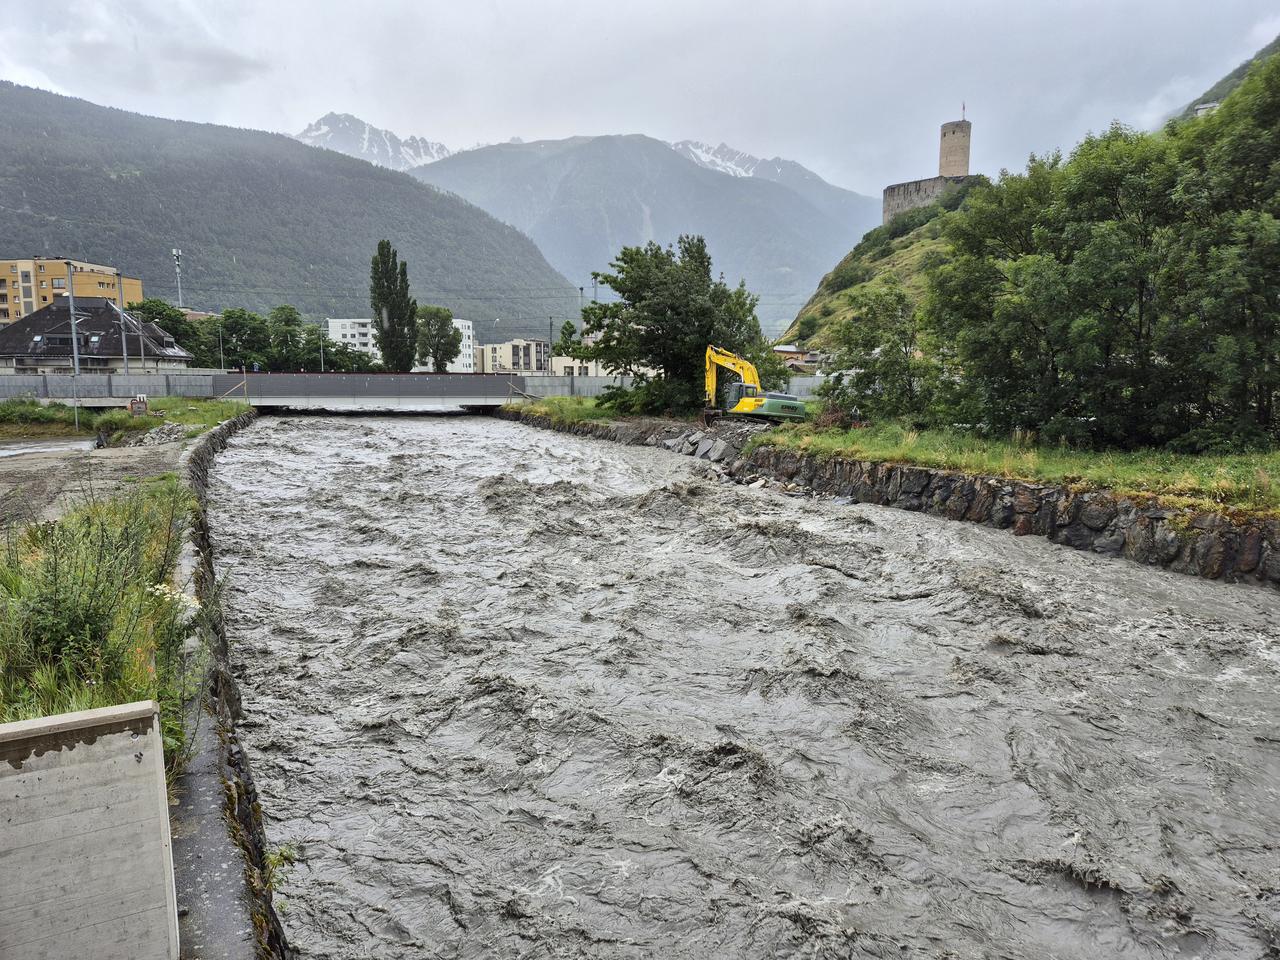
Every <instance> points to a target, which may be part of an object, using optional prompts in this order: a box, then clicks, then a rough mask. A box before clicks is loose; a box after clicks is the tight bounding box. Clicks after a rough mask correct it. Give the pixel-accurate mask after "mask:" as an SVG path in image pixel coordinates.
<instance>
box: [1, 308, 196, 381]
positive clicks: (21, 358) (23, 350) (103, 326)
mask: <svg viewBox="0 0 1280 960" xmlns="http://www.w3.org/2000/svg"><path fill="white" fill-rule="evenodd" d="M125 291H126V294H127V293H128V287H126V288H125ZM69 307H70V302H69V301H68V299H67V298H66V297H59V298H58V299H57V300H55V301H53V302H51V303H49V304H47V305H46V306H44V307H41V308H40V309H39V310H36V311H35V312H33V313H31V314H28V315H27V316H25V317H22V318H21V319H19V320H14V321H12V322H10V323H8V324H6V325H5V326H3V327H0V375H3V374H14V373H54V374H59V373H60V374H67V373H72V372H74V370H75V361H74V357H73V351H72V339H71V338H72V324H71V311H70V309H69ZM75 336H76V338H77V340H78V348H79V354H80V372H81V373H125V372H128V373H131V374H139V373H176V372H179V371H182V370H185V369H187V368H188V367H189V366H191V361H192V359H193V358H192V356H191V354H190V353H188V352H187V351H186V350H184V349H183V348H182V347H180V346H178V344H177V343H176V342H175V341H174V339H173V337H172V336H170V335H169V333H168V332H167V331H165V330H163V329H161V328H160V327H158V326H156V324H154V323H147V322H146V321H143V320H139V319H137V318H135V317H134V316H133V315H132V314H129V313H127V312H124V311H122V310H120V308H119V307H117V306H116V305H115V304H114V303H113V302H112V301H111V300H108V299H107V298H105V297H85V298H84V299H81V298H80V297H79V296H77V297H76V323H75Z"/></svg>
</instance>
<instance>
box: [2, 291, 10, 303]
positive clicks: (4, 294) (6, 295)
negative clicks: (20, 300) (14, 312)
mask: <svg viewBox="0 0 1280 960" xmlns="http://www.w3.org/2000/svg"><path fill="white" fill-rule="evenodd" d="M8 302H9V295H8V294H7V293H0V303H8Z"/></svg>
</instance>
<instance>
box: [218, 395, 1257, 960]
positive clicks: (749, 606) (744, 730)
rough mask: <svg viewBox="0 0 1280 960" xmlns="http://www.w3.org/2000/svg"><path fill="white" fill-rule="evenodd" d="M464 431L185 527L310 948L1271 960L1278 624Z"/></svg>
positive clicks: (1160, 586)
mask: <svg viewBox="0 0 1280 960" xmlns="http://www.w3.org/2000/svg"><path fill="white" fill-rule="evenodd" d="M697 469H698V468H697V466H696V465H695V464H694V462H693V461H691V460H689V459H687V458H681V457H678V456H674V455H672V454H668V453H666V452H663V451H658V450H653V449H649V448H634V447H623V446H619V445H615V444H610V443H606V442H603V441H597V440H587V439H582V438H577V437H571V436H567V435H561V434H553V433H547V432H540V431H537V430H533V429H530V428H527V427H524V426H520V425H516V424H511V423H507V422H504V421H498V420H493V419H486V418H474V417H452V418H446V417H441V418H421V419H409V418H362V419H356V418H328V417H298V418H265V419H263V420H260V421H258V422H257V423H256V424H254V425H253V426H252V427H251V428H250V429H248V430H246V431H244V432H243V433H241V434H240V435H238V436H237V437H235V438H234V439H233V440H232V442H231V445H230V447H229V448H228V449H227V451H226V452H225V453H223V454H222V455H221V456H220V458H219V460H218V462H217V465H216V469H215V475H214V483H213V487H212V490H211V502H210V518H211V522H212V528H213V536H214V543H215V548H216V560H217V565H218V572H219V574H220V575H225V576H227V577H228V588H227V592H226V607H227V610H226V612H227V624H228V631H229V638H230V643H231V651H232V657H233V662H234V667H235V670H236V673H237V675H238V677H239V679H240V682H241V684H242V694H243V705H244V711H245V714H246V718H245V721H244V725H243V735H244V740H245V743H246V745H247V749H248V751H249V754H250V759H251V763H252V768H253V772H254V775H255V777H256V780H257V783H258V786H259V789H260V791H261V794H262V801H263V812H264V815H265V819H266V830H267V835H268V839H269V841H270V842H271V843H272V844H273V845H278V846H286V845H287V846H288V847H290V848H292V849H293V850H294V851H295V852H296V862H295V863H294V864H293V865H292V866H291V867H289V868H288V869H287V871H286V872H285V874H284V876H283V878H282V880H281V881H280V883H279V891H278V895H279V897H280V898H281V899H283V901H284V906H283V919H284V923H285V926H286V928H287V930H288V934H289V937H290V939H291V941H292V943H293V944H295V945H296V946H298V947H299V948H300V949H301V951H302V953H303V954H304V955H305V956H310V957H335V958H336V957H342V958H357V957H360V958H363V957H380V958H398V957H491V956H501V957H508V956H510V957H516V956H519V957H609V958H620V957H628V958H629V957H648V956H655V957H673V958H702V957H761V958H763V957H894V958H901V957H955V958H970V957H973V958H977V957H983V958H988V957H993V958H995V957H999V958H1004V957H1007V958H1027V957H1036V958H1041V957H1044V958H1082V960H1083V958H1111V957H1135V958H1172V957H1182V958H1190V957H1202V958H1219V957H1220V958H1232V960H1248V958H1265V957H1272V958H1274V957H1277V956H1280V851H1278V850H1277V846H1278V844H1280V841H1278V840H1277V837H1278V836H1280V829H1278V826H1280V600H1278V598H1277V595H1276V594H1275V593H1272V592H1268V591H1266V590H1263V589H1260V588H1253V587H1242V586H1229V585H1224V584H1217V583H1203V582H1200V581H1197V580H1194V579H1191V578H1189V577H1183V576H1179V575H1176V574H1171V573H1168V572H1164V571H1157V570H1150V569H1145V568H1142V567H1139V566H1137V565H1133V564H1128V563H1122V562H1116V561H1110V560H1103V559H1100V558H1097V557H1093V556H1090V555H1087V554H1082V553H1076V552H1074V551H1071V550H1067V549H1064V548H1061V547H1055V546H1052V545H1050V544H1048V543H1046V542H1045V541H1043V540H1040V539H1037V538H1025V539H1016V538H1013V537H1011V536H1010V535H1009V534H1008V533H1002V532H997V531H993V530H988V529H984V528H980V527H975V526H970V525H966V524H961V523H951V522H947V521H945V520H941V519H937V518H932V517H924V516H919V515H915V514H909V513H904V512H901V511H894V510H889V509H883V508H878V507H872V506H849V505H845V504H839V503H834V502H831V501H822V500H812V499H801V498H794V497H787V496H784V495H782V494H780V493H779V492H778V491H776V490H769V489H761V490H754V489H746V488H743V487H738V486H734V485H731V484H725V483H717V482H715V481H714V480H709V479H706V478H703V477H701V476H699V475H698V474H697V472H696V471H697Z"/></svg>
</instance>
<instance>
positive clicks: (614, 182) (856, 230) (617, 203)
mask: <svg viewBox="0 0 1280 960" xmlns="http://www.w3.org/2000/svg"><path fill="white" fill-rule="evenodd" d="M410 173H411V175H413V176H415V177H418V178H420V179H422V180H423V181H424V182H427V183H431V184H433V185H435V186H437V187H439V188H441V189H443V190H447V191H450V192H452V193H455V194H457V195H458V196H461V197H463V198H465V199H466V200H469V201H470V202H472V203H474V204H476V205H477V206H479V207H481V208H482V209H485V210H487V211H489V212H490V213H491V214H493V215H494V216H495V217H497V218H498V219H500V220H502V221H504V222H506V223H510V224H512V225H513V226H515V227H517V228H519V229H520V230H522V231H524V232H525V233H527V234H528V235H529V236H530V237H532V238H533V239H534V241H535V242H536V243H537V244H538V246H539V248H540V249H541V250H542V251H543V253H544V254H545V255H546V257H547V260H548V261H549V262H550V263H551V264H552V265H553V266H555V267H556V269H558V270H559V271H560V272H561V273H562V274H564V275H565V276H567V277H569V278H570V281H571V282H572V283H576V284H587V283H589V282H590V281H589V277H590V274H591V272H592V271H602V270H607V269H608V264H609V262H610V261H611V260H612V258H613V257H614V256H616V255H617V253H618V251H619V250H620V249H621V247H622V246H624V245H635V244H640V243H644V242H646V241H648V240H654V241H656V242H658V243H661V244H668V243H673V242H674V241H675V240H676V238H677V236H678V235H679V234H681V233H697V234H702V235H703V236H704V237H705V238H706V240H707V244H708V247H709V249H710V250H711V253H712V256H713V258H714V262H715V267H716V269H717V270H719V271H723V272H724V273H725V275H726V277H727V278H728V279H729V280H730V282H733V283H736V282H737V281H738V279H739V278H741V279H745V280H746V283H747V286H748V288H749V289H751V290H752V291H753V292H755V293H758V294H760V295H761V305H760V311H759V314H760V319H761V322H762V325H763V326H764V327H765V329H766V331H770V330H779V329H781V328H782V326H784V325H785V324H786V323H787V322H789V321H790V320H791V318H792V317H793V316H794V315H795V311H796V309H798V307H799V306H800V305H801V304H803V303H804V301H805V299H806V298H807V297H808V295H809V294H810V293H811V291H812V290H813V287H814V285H815V284H816V283H817V281H818V280H819V279H820V278H821V277H822V275H823V274H824V273H825V272H826V270H827V269H828V268H829V265H830V263H831V262H832V261H833V260H835V259H836V258H838V256H839V255H840V254H841V253H843V252H844V251H847V250H848V249H849V248H850V247H851V246H852V245H853V244H854V243H856V242H857V240H858V238H859V237H860V236H861V235H862V233H863V232H865V230H866V229H868V228H869V227H870V226H871V225H873V224H874V223H875V222H876V221H878V219H879V203H878V202H877V201H872V200H870V198H859V197H858V196H857V195H856V194H849V197H851V198H854V199H853V200H852V202H850V201H848V200H846V199H843V198H841V199H839V200H838V202H834V201H833V202H829V201H828V200H825V199H823V198H824V197H825V196H828V194H827V191H836V190H839V189H840V188H836V187H831V186H830V185H829V184H826V183H825V181H820V182H819V183H820V185H819V186H818V188H817V192H818V193H819V196H818V197H817V198H816V202H815V200H813V199H810V198H808V197H806V196H805V195H803V194H802V193H801V192H800V191H798V190H796V189H795V188H793V187H792V186H790V185H789V184H786V183H782V182H777V181H774V180H771V179H767V178H764V177H757V176H726V175H725V174H724V173H723V172H720V171H716V170H713V169H710V168H708V167H706V166H704V165H702V164H699V163H696V162H694V161H692V160H690V159H689V158H687V157H685V156H682V155H681V154H680V153H679V152H677V151H676V150H674V149H673V148H672V147H671V146H670V145H669V144H667V143H665V142H663V141H660V140H656V139H654V138H651V137H647V136H644V135H642V134H620V135H609V136H600V137H571V138H567V139H563V140H537V141H530V142H528V143H519V144H514V143H506V144H495V145H493V146H489V147H483V148H479V149H475V150H467V151H461V152H459V153H455V154H453V155H452V156H450V157H447V158H445V159H443V160H440V161H437V162H434V163H431V164H428V165H425V166H421V167H416V168H414V169H413V170H411V171H410ZM844 193H848V192H847V191H844ZM851 211H852V212H851Z"/></svg>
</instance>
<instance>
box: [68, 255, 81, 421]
mask: <svg viewBox="0 0 1280 960" xmlns="http://www.w3.org/2000/svg"><path fill="white" fill-rule="evenodd" d="M67 309H68V312H69V313H70V315H71V398H72V400H74V401H75V413H74V415H73V416H74V417H75V422H76V429H77V430H79V429H80V387H79V380H78V378H79V376H80V337H79V329H78V328H77V327H76V284H75V266H74V264H72V262H71V261H70V260H68V261H67Z"/></svg>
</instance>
